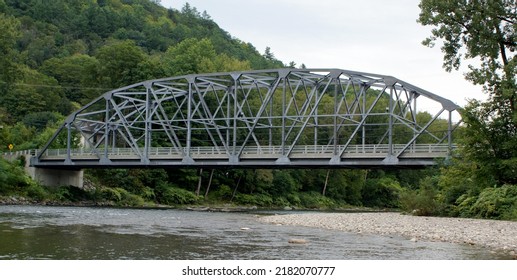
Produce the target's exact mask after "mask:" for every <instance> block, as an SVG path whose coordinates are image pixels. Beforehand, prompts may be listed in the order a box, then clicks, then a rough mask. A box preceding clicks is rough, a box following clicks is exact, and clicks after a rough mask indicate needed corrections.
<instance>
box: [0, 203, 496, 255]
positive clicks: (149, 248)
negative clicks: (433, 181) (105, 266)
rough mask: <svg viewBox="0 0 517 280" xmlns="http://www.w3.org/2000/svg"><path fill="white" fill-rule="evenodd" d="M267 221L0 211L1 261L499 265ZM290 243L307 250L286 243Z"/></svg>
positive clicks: (203, 215) (160, 212)
mask: <svg viewBox="0 0 517 280" xmlns="http://www.w3.org/2000/svg"><path fill="white" fill-rule="evenodd" d="M279 213H280V214H281V213H282V212H279ZM288 213H292V212H288ZM266 214H271V213H268V212H255V213H222V212H196V211H185V210H172V209H167V210H165V209H118V208H90V207H50V206H0V259H19V260H20V259H60V260H64V259H79V260H81V259H93V260H99V259H100V260H106V259H167V260H178V259H181V260H186V259H188V260H198V259H211V260H218V259H238V260H249V259H284V260H289V259H305V260H309V259H317V260H326V259H332V260H370V259H374V260H383V259H404V260H415V259H440V260H444V259H462V260H468V259H502V258H505V256H503V255H498V254H494V253H491V252H490V251H489V250H488V249H486V248H482V247H477V246H469V245H461V244H450V243H443V242H424V241H419V242H412V241H410V240H408V239H406V238H403V237H398V236H376V235H360V234H353V233H346V232H340V231H333V230H324V229H317V228H307V227H293V226H279V225H273V224H266V223H262V222H260V221H259V220H258V218H257V217H258V216H259V215H266ZM294 238H296V239H305V240H307V241H308V243H307V244H290V243H288V240H290V239H294Z"/></svg>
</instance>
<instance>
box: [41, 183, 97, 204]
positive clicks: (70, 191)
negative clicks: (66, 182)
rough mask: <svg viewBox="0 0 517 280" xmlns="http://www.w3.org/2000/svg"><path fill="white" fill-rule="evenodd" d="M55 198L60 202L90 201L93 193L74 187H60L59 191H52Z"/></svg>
mask: <svg viewBox="0 0 517 280" xmlns="http://www.w3.org/2000/svg"><path fill="white" fill-rule="evenodd" d="M50 192H51V193H52V195H53V197H54V199H57V200H59V201H72V202H76V201H81V200H90V199H92V198H93V193H91V192H88V191H85V190H83V189H80V188H78V187H74V186H60V187H59V188H57V189H51V191H50Z"/></svg>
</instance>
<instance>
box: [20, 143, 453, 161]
mask: <svg viewBox="0 0 517 280" xmlns="http://www.w3.org/2000/svg"><path fill="white" fill-rule="evenodd" d="M405 146H406V145H403V144H400V145H397V144H395V145H393V146H392V152H393V153H397V152H399V151H401V150H402V149H403V148H404V147H405ZM451 148H455V146H453V147H450V146H449V145H447V144H414V145H411V146H409V147H407V149H406V150H405V151H404V152H405V154H414V155H419V154H420V155H422V154H429V155H435V156H436V157H442V156H446V155H447V154H448V153H449V152H450V149H451ZM342 149H344V146H341V145H338V146H336V147H334V146H328V145H300V146H295V147H293V149H292V151H291V153H290V155H291V156H296V155H326V156H332V155H333V154H334V153H335V151H340V150H342ZM287 150H288V149H287V147H282V146H247V147H245V148H244V149H243V150H242V154H241V155H242V156H253V155H255V156H280V155H282V154H284V153H285V152H286V151H287ZM389 150H390V148H389V145H387V144H379V145H349V146H348V147H347V148H346V150H345V151H344V156H345V157H346V155H347V154H348V155H354V154H355V155H375V154H376V155H386V154H388V153H389ZM24 153H25V154H30V155H31V156H33V155H35V154H36V151H35V150H31V151H24ZM143 153H144V149H143V148H142V149H141V150H139V151H138V152H135V150H133V149H131V148H110V149H108V151H107V154H108V157H114V158H133V157H139V156H140V155H142V154H143ZM103 154H104V150H103V149H96V150H95V149H87V148H78V149H71V150H70V157H71V158H95V157H98V156H100V155H103ZM230 154H231V152H230V151H227V150H225V149H224V147H203V146H199V147H191V148H190V151H187V149H186V148H182V149H178V148H173V147H151V148H149V158H181V157H183V156H185V155H190V156H195V157H202V156H213V157H228V156H229V155H230ZM67 156H68V150H67V149H47V150H45V152H44V153H43V154H42V156H41V158H42V159H65V158H66V157H67Z"/></svg>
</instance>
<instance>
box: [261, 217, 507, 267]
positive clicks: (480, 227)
mask: <svg viewBox="0 0 517 280" xmlns="http://www.w3.org/2000/svg"><path fill="white" fill-rule="evenodd" d="M260 220H261V221H263V222H267V223H273V224H279V225H294V226H307V227H318V228H325V229H331V230H341V231H346V232H352V233H360V234H379V235H400V236H404V237H406V238H408V239H410V240H411V241H414V242H418V240H426V241H442V242H451V243H463V244H469V245H478V246H484V247H488V248H490V249H491V250H494V251H504V252H506V253H508V254H509V255H510V256H512V257H513V258H515V259H517V222H512V221H496V220H481V219H465V218H443V217H421V216H411V215H404V214H401V213H394V212H377V213H303V214H287V215H273V216H264V217H261V218H260Z"/></svg>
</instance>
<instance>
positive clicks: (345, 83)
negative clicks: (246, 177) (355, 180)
mask: <svg viewBox="0 0 517 280" xmlns="http://www.w3.org/2000/svg"><path fill="white" fill-rule="evenodd" d="M417 101H418V102H417ZM420 102H425V104H431V107H433V108H438V109H436V111H435V112H428V113H424V114H423V113H422V112H419V111H417V104H421V103H420ZM457 109H458V106H457V105H455V104H454V103H453V102H451V101H450V100H447V99H445V98H443V97H440V96H438V95H435V94H433V93H430V92H428V91H426V90H423V89H421V88H418V87H416V86H414V85H412V84H409V83H407V82H404V81H401V80H399V79H396V78H394V77H391V76H385V75H377V74H370V73H362V72H356V71H347V70H341V69H274V70H259V71H243V72H229V73H212V74H194V75H186V76H179V77H171V78H164V79H157V80H149V81H144V82H141V83H137V84H133V85H130V86H127V87H123V88H119V89H115V90H112V91H109V92H106V93H105V94H104V95H102V96H100V97H99V98H97V99H95V100H93V101H92V102H90V103H89V104H87V105H86V106H84V107H82V108H81V109H80V110H78V111H76V112H74V113H73V114H71V115H70V116H68V117H67V119H66V121H65V122H64V123H63V124H62V125H61V126H60V127H59V129H58V130H57V131H56V133H55V134H54V135H53V137H52V138H51V140H50V141H49V142H48V143H47V144H46V146H45V147H44V148H43V149H41V150H38V151H37V154H36V156H34V157H33V158H32V159H31V165H32V166H34V167H44V168H62V169H66V168H70V169H81V168H97V167H135V168H136V167H149V166H155V167H212V168H218V167H252V168H286V167H308V168H309V167H311V168H312V167H325V168H332V167H336V168H356V167H357V168H365V167H366V168H370V167H386V166H395V167H404V166H411V167H418V166H426V165H433V164H435V163H436V159H438V158H445V157H447V156H448V155H449V154H450V152H451V150H452V149H453V148H454V145H453V142H452V133H453V131H454V129H455V128H456V127H457V124H454V123H453V121H452V119H453V114H458V113H457Z"/></svg>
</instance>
